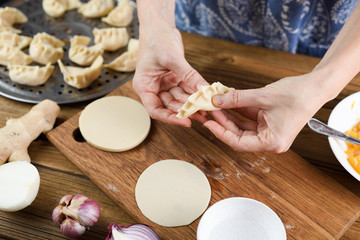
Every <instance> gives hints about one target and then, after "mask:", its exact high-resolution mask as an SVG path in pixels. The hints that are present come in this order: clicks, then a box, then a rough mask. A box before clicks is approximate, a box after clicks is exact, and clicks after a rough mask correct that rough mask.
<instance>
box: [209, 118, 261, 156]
mask: <svg viewBox="0 0 360 240" xmlns="http://www.w3.org/2000/svg"><path fill="white" fill-rule="evenodd" d="M204 125H205V127H207V128H208V129H209V130H210V131H211V132H212V133H213V134H214V135H215V136H216V137H217V138H219V139H220V140H221V141H223V142H224V143H226V144H227V145H229V146H230V147H232V148H233V149H234V150H236V151H241V152H259V151H264V150H266V149H267V146H266V145H264V144H263V143H262V141H261V139H260V137H259V136H258V135H257V133H256V132H252V131H244V132H243V134H242V135H236V134H235V133H234V132H232V131H230V130H228V129H226V128H224V127H223V126H221V125H220V124H218V123H217V122H215V121H211V120H210V121H207V122H205V123H204Z"/></svg>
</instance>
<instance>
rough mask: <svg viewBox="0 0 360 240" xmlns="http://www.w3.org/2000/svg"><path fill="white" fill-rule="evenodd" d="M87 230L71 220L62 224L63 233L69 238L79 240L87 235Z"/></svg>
mask: <svg viewBox="0 0 360 240" xmlns="http://www.w3.org/2000/svg"><path fill="white" fill-rule="evenodd" d="M85 230H86V228H85V227H84V226H82V225H80V223H78V222H77V221H75V220H72V219H70V218H67V219H65V220H64V221H63V222H62V224H61V232H62V233H63V234H64V235H65V236H66V237H68V238H78V237H80V236H81V235H83V234H84V233H85Z"/></svg>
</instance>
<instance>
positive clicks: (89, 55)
mask: <svg viewBox="0 0 360 240" xmlns="http://www.w3.org/2000/svg"><path fill="white" fill-rule="evenodd" d="M90 41H91V38H89V37H86V36H74V37H73V38H71V39H70V44H71V45H70V49H69V59H70V60H71V61H73V62H74V63H77V64H79V65H81V66H89V65H91V64H92V63H93V62H94V61H95V59H96V58H97V57H98V56H100V55H101V54H102V53H103V52H104V50H103V48H102V45H101V44H96V45H93V46H91V47H88V46H87V45H88V44H89V43H90Z"/></svg>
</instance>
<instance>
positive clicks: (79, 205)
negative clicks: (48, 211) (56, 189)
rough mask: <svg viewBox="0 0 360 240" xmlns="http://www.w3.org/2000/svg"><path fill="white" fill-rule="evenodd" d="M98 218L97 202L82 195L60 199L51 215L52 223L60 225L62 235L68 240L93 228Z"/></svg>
mask: <svg viewBox="0 0 360 240" xmlns="http://www.w3.org/2000/svg"><path fill="white" fill-rule="evenodd" d="M99 216H100V207H99V205H98V204H97V202H96V201H94V200H92V199H89V198H88V197H86V196H85V195H82V194H77V195H75V196H74V195H71V194H68V195H66V196H64V197H62V198H61V200H60V202H59V205H58V206H57V207H56V208H55V209H54V210H53V213H52V219H53V222H54V223H55V224H57V225H60V226H61V231H62V233H63V234H64V235H65V236H67V237H70V238H77V237H79V236H81V235H82V234H84V232H85V230H86V228H88V227H91V226H93V225H94V224H95V223H96V222H97V220H98V219H99Z"/></svg>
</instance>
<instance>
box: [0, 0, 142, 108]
mask: <svg viewBox="0 0 360 240" xmlns="http://www.w3.org/2000/svg"><path fill="white" fill-rule="evenodd" d="M132 3H133V2H132ZM5 6H12V7H16V8H17V9H19V10H21V11H22V12H23V13H24V14H25V15H26V16H27V17H28V22H27V23H24V24H19V25H15V26H14V27H16V28H18V29H20V30H21V35H25V36H29V37H33V36H34V35H35V34H37V33H39V32H47V33H49V34H51V35H54V36H55V37H57V38H58V39H60V40H62V41H64V42H65V46H64V47H63V49H64V55H63V57H62V61H63V63H64V64H65V65H71V66H78V65H76V64H75V63H73V62H71V61H70V60H69V58H68V52H69V48H70V40H69V39H70V38H71V37H72V36H75V35H84V36H88V37H90V38H91V39H92V41H91V42H90V44H89V45H93V44H94V42H93V39H94V37H93V34H92V30H93V29H94V28H106V27H112V26H110V25H108V24H106V23H104V22H102V21H101V19H100V18H96V19H93V18H85V17H84V16H82V15H81V14H80V13H78V12H77V10H71V11H68V12H66V13H65V14H64V15H63V16H61V17H58V18H53V17H50V16H47V15H46V13H45V12H44V10H43V8H42V0H25V1H19V0H12V1H8V2H7V3H6V4H2V5H0V7H5ZM134 6H136V4H135V3H134ZM127 30H128V32H129V36H130V37H131V38H137V39H138V37H139V23H138V18H137V13H136V11H134V20H133V21H132V23H131V24H130V25H129V26H128V27H127ZM126 49H127V46H125V47H123V48H121V49H119V50H117V51H114V52H108V51H104V53H103V57H104V63H108V62H110V61H112V60H113V59H115V58H116V57H118V56H119V55H120V54H122V53H123V52H125V51H126ZM23 51H24V52H25V53H27V54H28V48H26V49H25V50H23ZM30 65H40V64H36V63H34V62H33V63H32V64H30ZM54 67H55V69H54V71H53V73H52V75H51V77H50V78H49V79H48V80H47V82H46V83H45V84H43V85H40V86H35V87H33V86H31V87H30V86H25V85H21V84H17V83H14V82H12V81H11V79H10V78H9V74H8V69H7V67H6V66H2V65H0V95H2V96H4V97H7V98H10V99H14V100H17V101H21V102H28V103H38V102H41V101H42V100H44V99H51V100H53V101H55V102H57V103H58V104H65V103H75V102H82V101H86V100H91V99H95V98H98V97H101V96H103V95H105V94H107V93H109V92H111V91H112V90H114V89H115V88H117V87H119V86H121V85H122V84H124V83H126V82H127V81H128V80H130V79H132V77H133V75H134V73H125V72H116V71H113V70H111V69H107V68H103V69H102V72H101V75H100V77H99V78H98V79H96V80H95V81H94V82H93V83H92V84H91V85H90V86H88V87H87V88H83V89H77V88H74V87H71V86H69V85H67V84H66V83H65V81H64V80H63V75H62V73H61V72H60V69H59V66H58V64H57V63H56V64H54Z"/></svg>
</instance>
